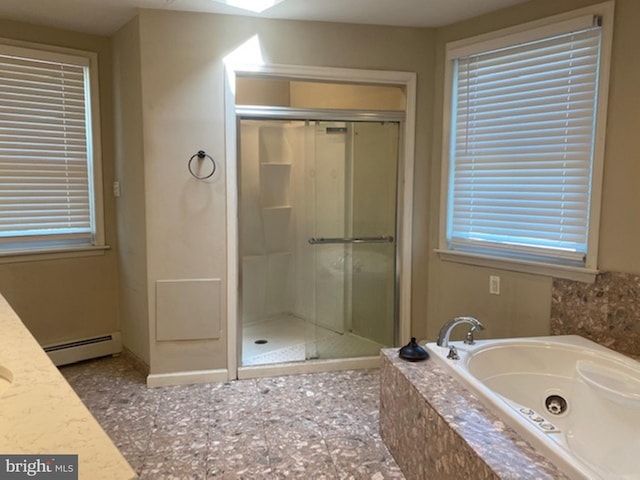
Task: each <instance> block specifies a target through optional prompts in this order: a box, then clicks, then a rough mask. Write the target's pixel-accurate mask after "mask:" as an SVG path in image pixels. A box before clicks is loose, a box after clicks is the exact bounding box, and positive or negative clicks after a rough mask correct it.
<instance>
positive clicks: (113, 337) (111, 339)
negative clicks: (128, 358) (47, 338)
mask: <svg viewBox="0 0 640 480" xmlns="http://www.w3.org/2000/svg"><path fill="white" fill-rule="evenodd" d="M43 348H44V351H45V352H47V355H49V358H50V359H51V361H52V362H53V363H54V364H55V365H57V366H60V365H68V364H69V363H75V362H80V361H82V360H89V359H91V358H98V357H104V356H107V355H115V354H118V353H120V352H122V336H121V335H120V332H114V333H109V334H107V335H102V336H99V337H91V338H82V339H80V340H72V341H70V342H63V343H57V344H54V345H47V346H45V347H43Z"/></svg>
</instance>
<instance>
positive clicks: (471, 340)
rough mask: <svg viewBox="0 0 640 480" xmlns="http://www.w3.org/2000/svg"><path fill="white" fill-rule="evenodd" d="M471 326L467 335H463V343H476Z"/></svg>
mask: <svg viewBox="0 0 640 480" xmlns="http://www.w3.org/2000/svg"><path fill="white" fill-rule="evenodd" d="M473 328H474V327H471V328H470V329H469V331H468V332H467V336H466V337H464V344H465V345H475V343H476V341H475V340H474V338H473Z"/></svg>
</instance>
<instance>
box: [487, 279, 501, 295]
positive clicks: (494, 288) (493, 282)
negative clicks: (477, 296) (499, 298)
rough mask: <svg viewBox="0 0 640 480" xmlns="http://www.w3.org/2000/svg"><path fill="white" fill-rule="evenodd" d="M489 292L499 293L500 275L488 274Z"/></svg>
mask: <svg viewBox="0 0 640 480" xmlns="http://www.w3.org/2000/svg"><path fill="white" fill-rule="evenodd" d="M489 293H490V294H491V295H500V277H499V276H497V275H489Z"/></svg>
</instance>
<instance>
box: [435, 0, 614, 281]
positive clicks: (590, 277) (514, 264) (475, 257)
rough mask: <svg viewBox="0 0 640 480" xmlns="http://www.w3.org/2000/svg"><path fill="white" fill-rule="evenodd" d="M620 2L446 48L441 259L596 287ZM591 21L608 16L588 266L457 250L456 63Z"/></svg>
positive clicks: (599, 92) (600, 80)
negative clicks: (452, 208) (453, 203)
mask: <svg viewBox="0 0 640 480" xmlns="http://www.w3.org/2000/svg"><path fill="white" fill-rule="evenodd" d="M613 13H614V2H611V1H609V2H605V3H601V4H597V5H592V6H589V7H585V8H581V9H578V10H573V11H570V12H566V13H562V14H559V15H554V16H551V17H547V18H543V19H540V20H537V21H534V22H529V23H525V24H521V25H516V26H513V27H509V28H506V29H502V30H498V31H495V32H489V33H486V34H482V35H478V36H475V37H470V38H465V39H461V40H457V41H453V42H449V43H447V44H446V47H445V48H446V52H445V54H446V55H445V71H444V97H443V128H442V170H441V185H440V218H439V237H438V248H436V249H435V251H436V252H437V253H438V256H439V258H440V259H441V260H444V261H453V262H458V263H465V264H470V265H477V266H483V267H489V268H498V269H503V270H510V271H517V272H524V273H532V274H538V275H545V276H552V277H557V278H567V279H572V280H578V281H584V282H593V281H594V280H595V276H596V275H597V273H598V269H597V265H598V240H599V238H598V237H599V225H600V210H601V197H602V179H603V167H604V148H605V131H606V119H607V103H608V91H609V70H610V63H611V47H612V37H613ZM585 16H601V17H602V37H601V42H602V43H601V52H600V71H599V78H598V90H597V97H598V98H597V103H596V108H597V113H596V127H595V130H594V132H595V133H594V139H593V140H594V147H593V169H592V178H591V205H590V211H589V224H588V225H589V226H588V235H587V245H588V246H587V254H586V256H585V265H584V266H569V265H562V264H556V263H552V262H546V261H536V260H531V259H526V258H524V257H523V258H507V257H502V256H499V255H491V254H483V253H475V252H469V251H461V250H452V249H450V248H449V245H448V241H447V221H448V214H449V201H450V194H451V192H450V191H449V187H450V175H451V152H452V149H451V139H452V124H453V122H452V119H453V115H454V114H455V113H454V112H453V110H452V108H453V98H454V91H453V89H454V85H455V81H454V80H455V79H454V61H453V59H454V58H457V57H460V56H462V55H464V54H466V55H468V54H471V53H476V52H481V51H489V50H494V49H497V48H501V47H505V46H511V45H517V44H519V43H525V42H528V41H531V40H534V39H539V38H544V37H549V36H552V35H553V34H554V33H555V32H556V31H557V28H558V26H562V27H564V28H572V25H576V29H577V28H578V26H579V25H581V24H583V23H584V17H585Z"/></svg>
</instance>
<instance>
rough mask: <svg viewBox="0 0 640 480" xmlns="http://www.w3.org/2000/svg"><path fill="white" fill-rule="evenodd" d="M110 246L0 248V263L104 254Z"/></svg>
mask: <svg viewBox="0 0 640 480" xmlns="http://www.w3.org/2000/svg"><path fill="white" fill-rule="evenodd" d="M110 249H111V247H110V246H108V245H102V246H82V247H81V246H74V247H55V248H54V247H43V248H39V249H30V250H21V251H19V250H5V251H2V250H0V264H3V263H21V262H40V261H44V260H59V259H64V258H80V257H93V256H97V255H104V253H105V252H106V251H107V250H110Z"/></svg>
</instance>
